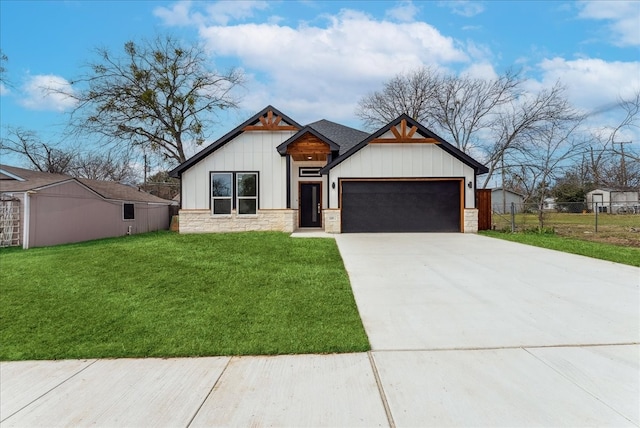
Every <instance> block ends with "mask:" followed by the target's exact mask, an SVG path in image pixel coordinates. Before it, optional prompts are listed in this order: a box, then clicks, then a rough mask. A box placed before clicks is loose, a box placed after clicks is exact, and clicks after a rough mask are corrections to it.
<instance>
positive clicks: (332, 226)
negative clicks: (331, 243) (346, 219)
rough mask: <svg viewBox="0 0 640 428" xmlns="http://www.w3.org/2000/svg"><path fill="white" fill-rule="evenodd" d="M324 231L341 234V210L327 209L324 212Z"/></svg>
mask: <svg viewBox="0 0 640 428" xmlns="http://www.w3.org/2000/svg"><path fill="white" fill-rule="evenodd" d="M322 215H323V219H322V224H323V225H324V231H325V232H327V233H341V232H342V230H341V222H340V210H339V209H325V210H323V211H322Z"/></svg>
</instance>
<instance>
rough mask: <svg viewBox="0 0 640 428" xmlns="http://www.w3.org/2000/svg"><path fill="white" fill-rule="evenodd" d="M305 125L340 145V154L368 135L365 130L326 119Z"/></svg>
mask: <svg viewBox="0 0 640 428" xmlns="http://www.w3.org/2000/svg"><path fill="white" fill-rule="evenodd" d="M307 126H308V127H309V128H313V129H314V130H316V131H318V132H319V133H320V134H322V135H324V136H325V137H327V138H328V139H330V140H331V141H333V142H334V143H336V144H337V145H338V146H340V152H339V154H340V155H342V154H343V153H345V152H346V151H348V150H349V149H350V148H351V147H353V146H355V145H356V144H358V143H359V142H360V141H362V140H364V139H365V138H367V137H368V136H369V134H368V133H366V132H363V131H359V130H357V129H355V128H350V127H348V126H344V125H340V124H339V123H335V122H331V121H330V120H326V119H322V120H319V121H317V122H313V123H310V124H308V125H307Z"/></svg>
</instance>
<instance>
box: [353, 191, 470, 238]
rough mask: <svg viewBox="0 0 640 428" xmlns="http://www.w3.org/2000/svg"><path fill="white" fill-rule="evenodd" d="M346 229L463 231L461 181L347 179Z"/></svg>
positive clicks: (361, 230)
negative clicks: (461, 229) (461, 226)
mask: <svg viewBox="0 0 640 428" xmlns="http://www.w3.org/2000/svg"><path fill="white" fill-rule="evenodd" d="M341 208H342V231H343V232H347V233H348V232H459V231H460V183H459V181H452V180H449V181H344V182H343V183H342V206H341Z"/></svg>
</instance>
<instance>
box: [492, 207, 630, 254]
mask: <svg viewBox="0 0 640 428" xmlns="http://www.w3.org/2000/svg"><path fill="white" fill-rule="evenodd" d="M503 211H504V210H503V209H502V206H500V207H494V209H493V212H492V216H491V222H492V229H494V230H499V231H505V232H526V231H536V232H545V233H556V234H559V235H564V236H572V237H577V238H582V239H584V238H586V239H589V240H600V241H609V242H612V243H617V244H622V245H630V246H634V247H640V202H639V201H626V202H612V203H602V202H599V203H598V202H594V203H591V204H587V203H585V202H570V203H569V202H564V203H549V202H547V203H544V204H536V203H525V204H518V203H511V204H509V205H507V212H506V213H505V212H503Z"/></svg>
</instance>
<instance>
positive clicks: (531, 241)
mask: <svg viewBox="0 0 640 428" xmlns="http://www.w3.org/2000/svg"><path fill="white" fill-rule="evenodd" d="M480 234H481V235H485V236H491V237H493V238H500V239H505V240H507V241H513V242H520V243H522V244H528V245H534V246H536V247H543V248H549V249H552V250H558V251H564V252H565V253H572V254H580V255H582V256H588V257H593V258H596V259H602V260H608V261H611V262H616V263H623V264H627V265H631V266H638V267H640V248H636V247H621V246H619V245H613V244H607V243H602V242H592V241H584V240H581V239H574V238H568V237H565V236H559V235H556V234H545V233H534V232H529V233H510V232H496V231H489V230H485V231H482V232H480Z"/></svg>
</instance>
